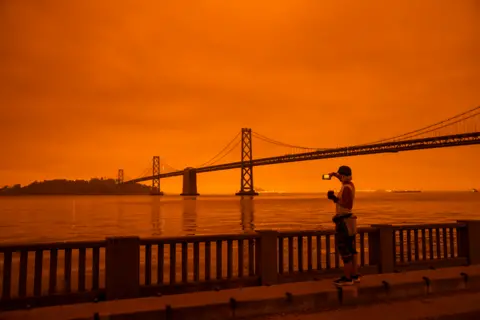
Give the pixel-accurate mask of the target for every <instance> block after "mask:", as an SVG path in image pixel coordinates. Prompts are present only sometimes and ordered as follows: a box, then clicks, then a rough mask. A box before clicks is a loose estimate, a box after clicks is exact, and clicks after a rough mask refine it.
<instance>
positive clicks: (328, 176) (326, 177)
mask: <svg viewBox="0 0 480 320" xmlns="http://www.w3.org/2000/svg"><path fill="white" fill-rule="evenodd" d="M331 179H332V176H331V175H329V174H324V175H322V180H331Z"/></svg>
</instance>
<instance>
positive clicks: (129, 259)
mask: <svg viewBox="0 0 480 320" xmlns="http://www.w3.org/2000/svg"><path fill="white" fill-rule="evenodd" d="M106 240H107V244H106V249H105V289H106V298H107V300H114V299H126V298H137V297H139V295H140V238H138V237H111V238H107V239H106Z"/></svg>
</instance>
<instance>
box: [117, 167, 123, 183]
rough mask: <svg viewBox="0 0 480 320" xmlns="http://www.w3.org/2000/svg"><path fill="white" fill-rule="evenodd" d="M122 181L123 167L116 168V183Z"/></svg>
mask: <svg viewBox="0 0 480 320" xmlns="http://www.w3.org/2000/svg"><path fill="white" fill-rule="evenodd" d="M122 183H123V169H118V176H117V184H122Z"/></svg>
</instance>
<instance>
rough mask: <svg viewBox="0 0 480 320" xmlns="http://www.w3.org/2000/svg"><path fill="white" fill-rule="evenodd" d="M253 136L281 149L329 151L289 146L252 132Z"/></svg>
mask: <svg viewBox="0 0 480 320" xmlns="http://www.w3.org/2000/svg"><path fill="white" fill-rule="evenodd" d="M252 135H253V136H254V137H255V138H257V139H260V140H262V141H265V142H268V143H271V144H274V145H277V146H281V147H287V148H293V149H301V150H307V151H322V150H327V149H328V148H312V147H303V146H295V145H292V144H289V143H284V142H281V141H278V140H275V139H272V138H269V137H267V136H264V135H262V134H260V133H258V132H252Z"/></svg>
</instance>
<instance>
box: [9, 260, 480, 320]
mask: <svg viewBox="0 0 480 320" xmlns="http://www.w3.org/2000/svg"><path fill="white" fill-rule="evenodd" d="M479 296H480V265H476V266H466V267H451V268H445V269H440V270H419V271H409V272H402V273H393V274H376V275H368V276H365V277H364V278H363V279H362V282H361V283H359V284H357V285H355V286H352V287H343V288H339V289H337V288H335V287H334V286H333V284H332V282H331V279H324V280H319V281H305V282H298V283H288V284H279V285H273V286H261V287H249V288H240V289H228V290H221V291H204V292H198V293H187V294H178V295H168V296H162V297H150V298H138V299H126V300H116V301H107V302H100V303H85V304H73V305H68V306H56V307H45V308H37V309H32V310H21V311H11V312H5V313H3V314H0V319H1V320H19V319H59V320H64V319H65V320H66V319H75V320H89V319H105V320H106V319H112V320H114V319H132V320H134V319H135V320H136V319H139V320H140V319H142V320H143V319H165V320H168V319H178V320H180V319H195V320H217V319H218V320H220V319H259V320H260V319H274V320H277V319H278V320H281V319H285V320H292V319H303V318H302V317H306V319H309V318H308V317H310V319H317V318H315V317H313V315H308V314H309V313H312V312H317V313H316V315H318V316H322V318H321V319H333V318H329V316H332V315H335V319H351V316H352V314H355V315H357V316H362V314H363V316H365V315H366V317H363V316H362V317H357V316H356V317H355V318H356V319H380V318H379V316H383V317H385V314H386V313H387V314H389V319H419V318H421V317H423V318H425V317H434V318H435V317H440V316H442V317H443V316H447V315H454V314H457V315H458V314H461V313H474V312H477V313H478V312H480V305H479V304H478V301H479V300H476V299H478V297H479ZM475 301H476V302H475ZM424 304H427V307H426V306H424ZM434 305H441V307H438V308H433V306H434ZM405 307H409V308H406V309H404V308H405ZM352 308H354V309H352ZM375 310H377V311H379V310H383V311H382V314H378V315H377V318H375V317H373V316H375V315H372V314H371V313H369V311H375ZM447 319H448V318H447ZM455 319H461V318H459V317H457V318H455Z"/></svg>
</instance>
